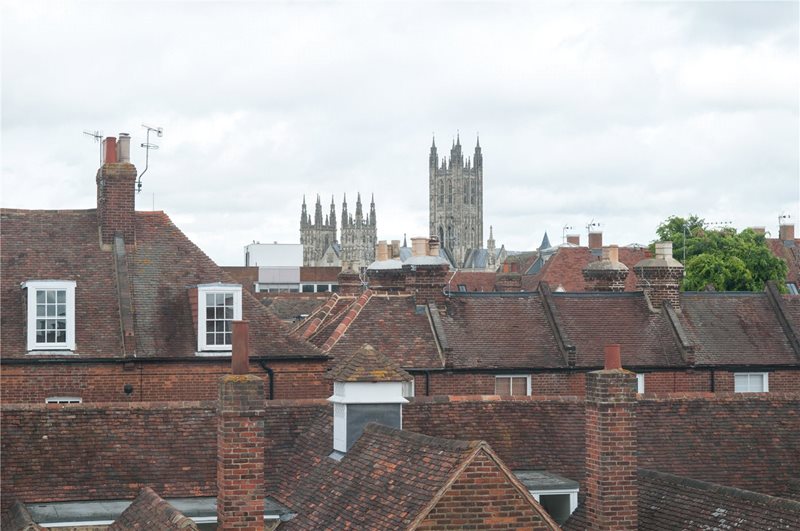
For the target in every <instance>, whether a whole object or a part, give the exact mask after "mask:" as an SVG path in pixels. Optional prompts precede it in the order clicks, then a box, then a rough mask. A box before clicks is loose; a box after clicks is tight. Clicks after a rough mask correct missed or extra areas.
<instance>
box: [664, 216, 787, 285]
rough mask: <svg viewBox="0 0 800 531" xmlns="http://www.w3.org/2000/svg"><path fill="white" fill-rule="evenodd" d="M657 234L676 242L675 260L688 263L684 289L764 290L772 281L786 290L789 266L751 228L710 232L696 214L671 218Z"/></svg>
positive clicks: (673, 251)
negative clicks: (708, 287)
mask: <svg viewBox="0 0 800 531" xmlns="http://www.w3.org/2000/svg"><path fill="white" fill-rule="evenodd" d="M656 234H658V237H659V239H660V240H661V241H672V255H673V257H674V258H675V259H676V260H679V261H681V262H684V267H685V272H686V276H685V278H684V281H683V285H682V286H681V289H684V290H687V291H696V290H702V289H705V287H706V286H708V285H712V286H714V289H716V290H718V291H761V290H763V289H764V284H765V283H766V282H767V281H768V280H774V281H775V282H776V283H777V285H778V287H779V288H781V289H784V285H785V282H786V273H787V271H788V267H787V265H786V262H784V261H783V260H781V259H780V258H778V257H776V256H775V255H774V254H772V251H770V249H769V247H767V242H766V239H765V237H764V235H763V234H758V233H756V232H754V231H753V230H751V229H745V230H743V231H741V232H738V233H737V232H736V229H733V228H730V227H724V228H720V229H714V230H709V229H707V228H706V224H705V220H703V219H702V218H699V217H698V216H694V215H692V216H689V217H688V218H682V217H679V216H671V217H669V218H667V219H666V220H665V221H664V222H663V223H661V224H660V225H659V226H658V229H656ZM684 236H685V239H684ZM684 253H685V254H684Z"/></svg>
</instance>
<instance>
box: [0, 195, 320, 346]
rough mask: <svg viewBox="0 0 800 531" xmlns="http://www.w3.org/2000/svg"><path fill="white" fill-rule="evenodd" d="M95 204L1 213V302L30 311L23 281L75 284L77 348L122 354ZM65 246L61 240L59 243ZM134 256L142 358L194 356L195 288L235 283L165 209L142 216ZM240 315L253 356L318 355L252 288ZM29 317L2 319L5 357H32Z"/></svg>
mask: <svg viewBox="0 0 800 531" xmlns="http://www.w3.org/2000/svg"><path fill="white" fill-rule="evenodd" d="M97 234H98V229H97V217H96V213H95V210H66V211H64V210H60V211H53V210H5V209H4V210H3V211H2V239H3V249H2V268H3V278H2V306H3V313H4V314H6V315H19V316H23V315H24V308H23V299H22V293H21V290H20V288H19V285H20V282H24V281H26V280H41V279H56V280H75V281H76V282H77V286H76V291H75V297H76V306H75V311H76V319H75V323H76V325H75V326H76V331H75V332H76V351H75V353H76V354H79V355H81V356H86V357H91V358H113V357H121V356H123V347H122V340H121V333H120V310H119V307H120V304H119V299H118V297H117V288H116V286H117V281H116V276H115V272H114V271H115V270H114V258H113V253H112V252H110V251H104V250H101V248H100V245H99V243H98V237H97ZM54 242H58V244H54ZM127 260H128V264H129V271H130V277H131V278H130V280H131V285H132V292H133V308H134V309H135V312H134V316H133V318H134V330H135V332H136V333H135V341H136V356H137V357H140V358H141V357H186V358H188V357H194V356H195V352H196V351H197V337H196V332H195V329H194V324H193V318H192V310H191V307H190V302H189V294H188V290H189V288H190V287H192V286H196V285H198V284H205V283H215V282H223V283H231V282H233V280H232V279H231V278H230V276H228V275H227V274H226V273H225V272H224V271H223V270H222V269H221V268H220V267H219V266H217V265H216V264H215V263H214V262H213V261H212V260H211V259H210V258H208V256H206V255H205V253H203V252H202V251H201V250H200V249H199V248H198V247H197V246H196V245H194V244H193V243H192V242H191V241H190V240H189V239H188V238H187V237H186V235H184V234H183V233H182V232H181V231H180V230H179V229H178V228H177V227H176V226H175V225H174V224H173V223H172V222H171V221H170V219H169V218H168V217H167V215H166V214H164V213H163V212H137V213H136V245H135V247H134V246H128V250H127ZM242 315H243V318H245V319H247V320H249V321H250V352H251V355H252V356H269V357H285V356H297V357H303V356H321V355H323V354H322V353H321V352H319V351H318V350H317V349H315V348H314V347H313V346H312V345H310V344H308V343H306V342H304V341H302V340H299V339H295V338H291V337H289V336H288V329H286V328H285V325H283V323H281V321H280V320H279V319H278V318H276V317H275V316H273V315H272V314H271V313H270V312H269V311H268V310H267V309H266V308H265V307H264V306H263V305H262V304H261V303H259V302H258V301H257V300H256V299H255V298H254V297H253V296H252V295H251V294H250V293H249V292H248V291H246V290H244V291H243V293H242ZM24 324H25V319H24V318H15V319H6V318H4V319H3V320H2V325H0V326H1V327H2V328H1V331H2V337H3V356H4V357H24V356H26V344H25V334H24V331H23V327H24Z"/></svg>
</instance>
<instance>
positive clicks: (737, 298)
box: [681, 292, 800, 365]
mask: <svg viewBox="0 0 800 531" xmlns="http://www.w3.org/2000/svg"><path fill="white" fill-rule="evenodd" d="M786 306H787V307H792V305H791V303H789V304H787V305H786ZM681 308H682V317H681V323H682V325H683V328H684V330H685V331H686V335H687V336H688V338H689V340H690V341H691V342H692V343H694V345H695V356H696V358H697V363H698V364H701V365H705V364H707V365H726V364H734V365H735V364H742V365H744V364H747V365H762V364H763V365H769V364H797V363H798V360H797V357H796V356H795V354H794V351H793V350H792V347H791V344H790V343H789V340H788V339H787V337H786V333H785V332H784V330H783V329H782V328H781V325H780V322H779V321H778V319H777V317H776V314H775V311H774V309H773V307H772V306H771V304H770V301H769V300H768V296H767V294H766V293H733V292H698V293H689V292H684V293H683V294H682V295H681ZM790 311H793V310H790ZM796 322H797V323H798V325H800V320H798V321H796Z"/></svg>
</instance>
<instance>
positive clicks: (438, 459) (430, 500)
mask: <svg viewBox="0 0 800 531" xmlns="http://www.w3.org/2000/svg"><path fill="white" fill-rule="evenodd" d="M479 454H486V455H489V456H490V457H491V458H493V459H494V458H495V456H494V455H493V453H491V450H489V448H488V447H487V446H486V444H485V443H482V442H480V441H472V442H466V441H459V440H448V439H443V438H439V437H429V436H425V435H420V434H417V433H411V432H409V431H401V430H397V429H393V428H387V427H384V426H381V425H378V424H369V425H367V427H366V429H365V430H364V433H363V435H362V436H361V437H360V438H359V439H358V441H356V443H355V444H354V445H353V447H352V448H351V449H350V450H349V451H348V452H347V454H345V455H344V457H343V458H342V460H341V461H340V462H339V463H337V464H335V465H332V466H326V467H323V470H322V473H318V472H316V471H314V472H312V473H311V474H310V475H309V476H308V477H307V478H306V480H305V481H303V482H302V483H301V484H300V485H298V486H297V488H296V489H295V492H294V493H292V494H290V495H289V501H290V503H293V505H292V507H293V508H294V510H296V511H298V513H299V514H298V516H297V517H295V518H294V519H293V520H290V521H289V522H287V523H286V524H285V525H284V527H285V528H286V529H331V528H353V529H405V528H408V527H409V525H410V524H412V523H414V522H419V521H420V520H421V518H423V517H424V516H425V514H426V512H427V511H429V510H430V509H431V508H432V507H433V505H434V504H435V503H436V502H437V501H438V499H439V498H440V497H441V496H442V494H443V493H444V491H445V490H446V489H447V488H448V487H449V484H450V483H451V482H452V481H453V479H454V478H455V477H457V476H458V474H459V473H460V472H461V471H462V470H463V469H464V467H465V466H466V465H467V464H468V463H469V462H470V461H472V460H473V459H474V458H475V457H476V456H477V455H479ZM509 481H510V478H509ZM530 507H531V509H532V510H533V511H537V512H538V511H540V509H539V508H538V506H536V505H535V504H533V503H531V505H530Z"/></svg>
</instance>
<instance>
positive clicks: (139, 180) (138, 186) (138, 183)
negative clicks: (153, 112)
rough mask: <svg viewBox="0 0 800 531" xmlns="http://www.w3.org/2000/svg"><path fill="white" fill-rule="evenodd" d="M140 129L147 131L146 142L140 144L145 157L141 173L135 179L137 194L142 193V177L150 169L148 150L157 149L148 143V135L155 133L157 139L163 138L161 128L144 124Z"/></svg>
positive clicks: (162, 129)
mask: <svg viewBox="0 0 800 531" xmlns="http://www.w3.org/2000/svg"><path fill="white" fill-rule="evenodd" d="M142 127H144V128H145V129H147V140H146V141H145V142H144V143H143V144H142V147H143V148H144V152H145V155H144V170H143V171H142V173H140V174H139V177H137V179H136V191H137V192H141V191H142V175H144V174H145V173H147V169H148V168H149V167H150V150H151V149H152V150H156V149H158V145H157V144H153V143H151V142H150V133H151V132H152V133H155V134H156V136H157V137H158V138H161V137H162V136H164V128H163V127H151V126H149V125H146V124H142Z"/></svg>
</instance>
